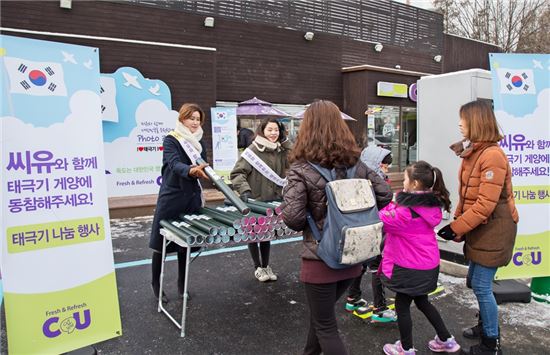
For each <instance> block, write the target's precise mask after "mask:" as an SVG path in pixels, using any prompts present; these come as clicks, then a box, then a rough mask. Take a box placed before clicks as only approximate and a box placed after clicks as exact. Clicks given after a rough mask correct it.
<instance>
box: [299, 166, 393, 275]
mask: <svg viewBox="0 0 550 355" xmlns="http://www.w3.org/2000/svg"><path fill="white" fill-rule="evenodd" d="M309 163H310V164H311V166H313V167H314V168H315V170H317V171H318V172H319V174H321V176H322V177H323V178H324V179H325V180H326V181H327V184H326V187H325V192H326V196H327V216H326V218H325V223H324V225H323V232H322V234H321V233H320V232H319V229H318V228H317V225H316V224H315V221H314V220H313V217H312V216H311V213H309V212H308V213H307V217H306V218H307V221H308V224H309V227H310V229H311V231H312V233H313V236H314V238H315V239H316V240H317V242H318V248H317V255H318V256H319V257H320V258H321V259H322V260H323V261H324V262H325V263H326V264H327V265H328V266H329V267H330V268H332V269H345V268H348V267H351V266H353V265H356V264H359V263H364V262H366V261H370V260H373V259H374V258H376V256H378V255H380V243H381V241H382V225H383V223H382V222H381V221H380V218H379V217H378V208H377V207H376V198H375V195H374V190H373V188H372V183H371V181H370V180H368V179H364V178H355V177H354V176H355V173H356V171H357V165H356V166H354V167H353V168H351V169H347V171H346V178H345V179H339V180H336V171H335V170H334V169H332V170H329V169H327V168H323V167H321V166H320V165H317V164H313V163H311V162H309Z"/></svg>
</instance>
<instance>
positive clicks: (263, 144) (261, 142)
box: [252, 136, 281, 152]
mask: <svg viewBox="0 0 550 355" xmlns="http://www.w3.org/2000/svg"><path fill="white" fill-rule="evenodd" d="M252 144H254V145H255V146H256V148H258V150H259V151H260V152H263V151H264V150H266V149H268V150H276V151H279V150H280V149H281V143H279V142H275V143H273V142H271V141H270V140H269V139H267V138H264V137H262V136H256V138H255V139H254V142H253V143H252Z"/></svg>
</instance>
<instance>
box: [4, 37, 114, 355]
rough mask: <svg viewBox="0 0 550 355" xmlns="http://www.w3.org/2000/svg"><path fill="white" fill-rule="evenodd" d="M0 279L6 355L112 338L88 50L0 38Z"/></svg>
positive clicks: (93, 69)
mask: <svg viewBox="0 0 550 355" xmlns="http://www.w3.org/2000/svg"><path fill="white" fill-rule="evenodd" d="M0 39H1V44H0V70H1V72H2V94H1V98H2V104H1V107H2V114H1V117H0V123H1V142H0V143H1V146H2V149H1V174H0V176H1V186H2V198H1V203H2V205H1V207H0V210H1V213H2V217H1V218H2V222H1V233H2V234H1V236H2V241H1V246H2V247H1V255H2V259H1V270H2V282H3V292H4V302H5V312H6V323H7V324H6V325H7V338H8V350H9V353H12V354H31V353H34V354H38V353H64V352H67V351H70V350H73V349H77V348H81V347H84V346H86V345H89V344H93V343H97V342H100V341H103V340H106V339H109V338H113V337H116V336H119V335H121V323H120V314H119V305H118V295H117V287H116V279H115V272H114V264H113V251H112V244H111V233H110V226H109V213H108V207H107V191H106V185H105V165H104V161H103V141H102V133H101V101H100V97H99V91H100V85H99V53H98V50H97V48H90V47H83V46H76V45H68V44H63V43H57V42H48V41H39V40H32V39H26V38H20V37H11V36H4V35H2V36H0Z"/></svg>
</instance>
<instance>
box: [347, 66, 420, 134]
mask: <svg viewBox="0 0 550 355" xmlns="http://www.w3.org/2000/svg"><path fill="white" fill-rule="evenodd" d="M419 78H420V76H415V75H405V74H398V73H388V72H379V71H374V70H358V71H349V72H344V73H343V81H344V85H343V88H344V105H343V109H344V111H345V112H346V113H348V114H350V115H351V116H352V117H354V118H355V119H357V121H356V122H349V125H350V128H351V129H352V131H353V133H354V134H355V137H356V138H357V139H358V140H360V139H361V137H362V135H363V133H366V132H367V120H366V119H365V114H364V113H365V111H366V110H367V108H368V105H384V106H409V107H416V102H413V101H411V100H410V99H409V98H398V97H383V96H377V95H376V92H377V83H378V82H379V81H386V82H391V83H401V84H407V85H409V86H410V85H411V84H413V83H416V81H417V80H418V79H419Z"/></svg>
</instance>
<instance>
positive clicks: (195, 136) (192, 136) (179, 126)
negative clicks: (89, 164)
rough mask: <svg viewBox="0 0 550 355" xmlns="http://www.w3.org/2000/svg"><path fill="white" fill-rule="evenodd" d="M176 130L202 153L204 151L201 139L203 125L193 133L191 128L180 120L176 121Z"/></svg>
mask: <svg viewBox="0 0 550 355" xmlns="http://www.w3.org/2000/svg"><path fill="white" fill-rule="evenodd" d="M174 130H175V131H176V132H178V133H179V134H180V135H182V136H183V139H185V140H186V141H188V142H189V143H191V145H192V146H193V147H194V148H195V149H196V150H197V151H198V152H199V154H200V153H202V145H201V144H200V143H199V141H200V140H201V139H202V135H203V133H204V132H203V130H202V127H199V129H197V131H196V132H195V133H191V131H190V130H189V128H187V127H185V126H184V125H183V123H181V122H180V121H177V122H176V128H174Z"/></svg>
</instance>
